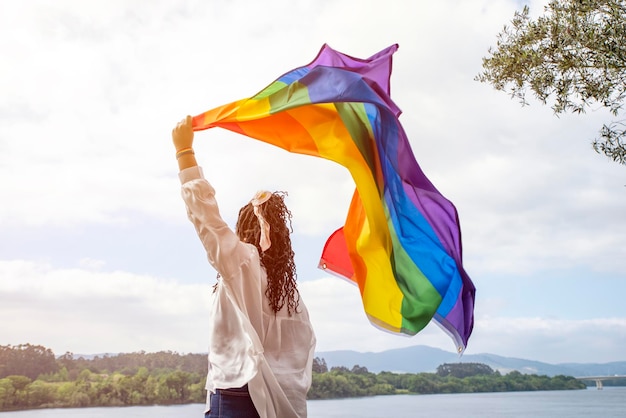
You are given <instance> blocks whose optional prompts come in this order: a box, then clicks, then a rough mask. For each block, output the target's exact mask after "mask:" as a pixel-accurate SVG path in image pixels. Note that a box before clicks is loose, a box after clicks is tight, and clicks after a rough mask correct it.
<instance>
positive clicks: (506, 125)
mask: <svg viewBox="0 0 626 418" xmlns="http://www.w3.org/2000/svg"><path fill="white" fill-rule="evenodd" d="M545 3H546V2H530V3H529V4H530V6H531V11H532V13H533V14H538V13H540V12H541V11H542V8H543V5H544V4H545ZM522 4H523V3H521V2H519V1H511V0H482V1H481V0H465V1H454V0H437V1H430V2H415V1H410V0H388V1H385V2H380V1H375V0H352V1H350V0H333V1H330V0H283V1H242V0H210V1H207V0H187V1H174V0H171V1H155V0H144V1H140V0H138V1H125V0H113V1H112V0H107V1H104V0H102V1H89V2H84V1H79V0H76V1H66V0H57V1H54V2H49V1H30V0H29V1H19V2H18V1H13V0H0V202H1V203H0V345H7V344H12V345H16V344H21V343H31V344H39V345H43V346H45V347H48V348H51V349H52V350H53V351H54V352H55V353H56V354H63V353H64V352H66V351H70V352H74V353H81V354H95V353H104V352H133V351H139V350H145V351H148V352H153V351H160V350H173V351H178V352H183V353H187V352H193V353H200V352H205V351H206V346H207V338H206V333H205V329H206V324H207V321H208V319H207V311H208V308H207V301H208V294H209V291H210V288H211V285H212V284H213V283H214V282H215V272H214V271H213V270H212V269H211V268H210V267H209V266H208V263H207V261H206V256H205V254H204V252H203V250H202V247H201V245H200V242H199V240H198V239H197V237H196V235H195V232H194V230H193V227H192V225H191V224H190V223H189V221H188V220H187V218H186V216H185V209H184V205H183V203H182V200H181V198H180V185H179V183H178V178H177V165H176V160H175V158H174V149H173V147H172V145H171V137H170V132H171V129H172V128H173V127H174V125H175V124H176V122H177V121H178V120H180V119H181V118H182V117H184V116H185V115H186V114H192V115H195V114H199V113H201V112H204V111H206V110H208V109H210V108H213V107H215V106H218V105H221V104H224V103H227V102H230V101H234V100H238V99H241V98H244V97H249V96H251V95H253V94H254V93H256V92H257V91H259V90H260V89H261V88H263V87H265V86H266V85H267V84H269V83H270V82H271V81H273V80H274V79H275V78H277V77H278V76H280V75H281V74H283V73H284V72H286V71H288V70H290V69H292V68H294V67H298V66H301V65H304V64H307V63H309V62H310V61H311V60H313V58H314V57H315V56H316V54H317V52H318V50H319V49H320V48H321V46H322V45H323V44H324V43H328V44H329V45H330V46H331V47H333V48H335V49H337V50H339V51H342V52H344V53H347V54H349V55H352V56H356V57H362V58H366V57H369V56H370V55H372V54H374V53H376V52H378V51H379V50H381V49H383V48H385V47H387V46H389V45H391V44H393V43H398V44H399V45H400V48H399V50H398V52H396V54H395V56H394V67H393V74H392V80H391V91H392V97H393V98H394V100H395V102H396V103H397V104H398V106H400V108H401V109H402V110H403V114H402V116H401V119H400V120H401V122H402V123H403V125H404V128H405V130H406V131H407V134H408V137H409V139H410V141H411V144H412V147H413V151H414V153H415V155H416V158H417V160H418V162H419V164H420V165H421V167H422V168H423V170H424V171H425V173H426V175H427V176H428V177H429V178H430V180H431V181H432V182H433V183H434V184H435V186H436V187H437V188H438V189H439V190H440V191H441V192H442V193H443V194H444V195H445V196H446V197H447V198H448V199H450V200H451V201H452V202H454V204H455V205H456V207H457V209H458V211H459V216H460V220H461V228H462V232H463V246H464V265H465V268H466V270H467V272H468V273H469V274H470V276H471V277H472V279H473V281H474V283H475V285H476V287H477V297H476V323H475V327H474V334H473V335H472V337H471V338H470V341H469V344H468V349H467V351H466V353H468V354H476V353H485V352H488V353H493V354H498V355H502V356H509V357H521V358H527V359H532V360H539V361H545V362H551V363H560V362H596V363H604V362H609V361H624V360H626V355H625V354H624V347H625V346H626V304H624V295H625V294H626V220H625V218H624V213H625V209H626V187H625V185H626V168H625V167H624V166H620V165H618V164H616V163H612V162H609V161H608V160H607V159H606V158H605V157H603V156H600V155H598V154H596V153H595V152H594V151H593V150H592V148H591V145H590V142H591V140H592V139H593V138H594V136H595V135H596V134H597V131H598V130H599V128H600V127H601V125H602V123H603V122H608V121H610V120H611V117H610V115H607V113H606V112H605V111H603V110H602V109H601V108H600V107H599V106H597V107H596V108H597V109H595V110H594V111H591V112H589V113H587V114H586V115H582V116H571V115H563V116H561V117H560V118H557V117H556V116H554V115H553V113H552V111H551V109H550V108H549V107H548V106H543V105H541V104H540V103H538V102H536V101H533V100H531V101H530V102H531V103H530V106H527V107H522V106H520V104H519V103H518V102H517V101H515V100H511V99H510V97H509V96H508V95H507V94H506V93H503V92H497V91H495V90H494V89H493V88H492V87H491V86H489V85H486V84H481V83H479V82H477V81H474V77H475V76H476V75H477V74H478V73H479V72H480V70H481V58H482V57H483V56H485V55H486V54H487V50H488V48H489V46H491V45H494V44H495V42H496V35H497V33H498V32H499V31H500V30H501V29H502V27H503V25H504V24H506V23H508V22H509V21H510V20H511V18H512V16H513V13H514V11H515V10H516V9H520V8H521V7H522ZM196 138H197V140H196V154H197V157H198V161H199V163H200V164H201V165H202V166H203V167H204V170H205V175H206V176H207V178H208V179H209V180H210V181H211V182H212V183H213V185H214V186H215V188H216V190H217V193H218V195H217V197H218V201H219V203H220V207H221V212H222V214H223V216H224V217H225V219H226V220H227V222H229V223H230V224H231V225H234V221H235V215H236V213H237V211H238V209H239V207H241V206H242V205H243V204H245V203H247V201H248V200H249V199H250V197H251V196H252V195H253V194H254V193H255V192H256V191H257V190H258V189H270V190H286V191H288V192H289V197H288V205H289V206H290V208H291V209H292V212H293V214H294V221H293V222H294V229H295V234H294V236H293V242H294V246H295V251H296V262H297V265H298V275H299V276H298V277H299V282H300V291H301V293H302V295H303V298H304V300H305V302H306V304H307V306H308V308H309V311H310V315H311V318H312V321H313V325H314V327H315V330H316V333H317V338H318V345H317V349H318V351H328V350H337V349H349V350H356V351H362V352H366V351H382V350H386V349H390V348H399V347H406V346H410V345H417V344H423V345H429V346H433V347H438V348H442V349H444V350H447V351H452V352H453V351H454V344H453V342H452V340H450V338H449V337H448V336H447V335H446V334H445V333H443V332H442V331H441V330H440V329H439V328H437V327H436V326H433V325H431V326H429V327H427V328H426V329H425V330H424V331H423V332H422V333H420V334H418V335H417V336H415V337H412V338H408V337H402V336H397V335H391V334H388V333H385V332H382V331H379V330H377V329H375V328H374V327H373V326H372V325H370V324H369V323H368V321H367V319H366V318H365V315H364V313H363V309H362V307H361V305H360V303H361V302H360V298H359V292H358V289H357V288H356V287H355V286H352V285H350V284H349V283H347V282H345V281H342V280H340V279H337V278H335V277H332V276H329V275H327V274H325V273H324V272H322V271H320V270H318V269H317V268H316V267H317V261H318V259H319V255H320V253H321V249H322V246H323V244H324V242H325V240H326V238H327V236H328V235H329V234H330V233H331V232H332V231H334V230H335V229H336V228H337V227H339V226H341V225H342V224H343V220H344V217H345V215H346V213H347V209H348V204H349V200H350V197H351V194H352V191H353V188H354V185H353V183H352V181H351V179H350V177H349V174H348V172H347V171H346V170H345V169H343V168H342V167H340V166H337V165H334V164H333V163H331V162H328V161H324V160H321V159H315V158H313V157H305V156H299V155H293V154H289V153H287V152H285V151H282V150H280V149H277V148H273V147H271V146H269V145H266V144H262V143H260V142H256V141H253V140H251V139H248V138H245V137H241V136H237V135H235V134H232V133H229V132H226V131H223V130H217V129H213V130H209V131H204V132H201V133H199V134H197V135H196Z"/></svg>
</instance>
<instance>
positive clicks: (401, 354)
mask: <svg viewBox="0 0 626 418" xmlns="http://www.w3.org/2000/svg"><path fill="white" fill-rule="evenodd" d="M316 356H317V357H320V358H323V359H324V360H325V361H326V364H327V365H328V367H329V368H331V367H335V366H345V367H348V368H351V367H352V366H354V365H359V366H361V367H367V369H368V370H369V371H371V372H374V373H379V372H381V371H390V372H399V373H400V372H403V373H422V372H426V373H433V372H435V371H436V370H437V366H439V365H441V364H443V363H460V362H464V363H483V364H487V365H488V366H490V367H491V368H492V369H494V370H499V371H500V372H501V373H508V372H510V371H513V370H517V371H519V372H520V373H525V374H538V375H546V376H556V375H560V374H562V375H566V376H594V375H595V376H597V375H605V376H610V375H615V374H617V375H626V361H619V362H612V363H604V364H597V363H562V364H549V363H543V362H540V361H534V360H527V359H519V358H513V357H502V356H498V355H495V354H487V353H485V354H468V355H464V356H462V357H459V356H458V355H457V354H456V353H452V352H448V351H445V350H440V349H438V348H433V347H428V346H424V345H416V346H413V347H407V348H398V349H394V350H387V351H382V352H378V353H372V352H367V353H360V352H357V351H349V350H340V351H324V352H318V353H316Z"/></svg>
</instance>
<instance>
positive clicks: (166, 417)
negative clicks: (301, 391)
mask: <svg viewBox="0 0 626 418" xmlns="http://www.w3.org/2000/svg"><path fill="white" fill-rule="evenodd" d="M308 407H309V417H310V418H357V417H358V418H409V417H410V418H419V417H433V416H435V417H437V418H459V417H463V418H522V417H523V418H527V417H533V418H557V417H564V418H565V417H567V418H583V417H584V418H589V417H603V418H624V417H626V387H605V388H604V390H597V389H596V388H589V389H587V390H571V391H549V392H504V393H475V394H451V395H394V396H375V397H370V398H352V399H333V400H323V401H309V402H308ZM203 408H204V405H201V404H192V405H180V406H136V407H124V408H82V409H42V410H34V411H18V412H0V418H61V417H64V418H194V417H195V418H201V417H203V415H202V412H203Z"/></svg>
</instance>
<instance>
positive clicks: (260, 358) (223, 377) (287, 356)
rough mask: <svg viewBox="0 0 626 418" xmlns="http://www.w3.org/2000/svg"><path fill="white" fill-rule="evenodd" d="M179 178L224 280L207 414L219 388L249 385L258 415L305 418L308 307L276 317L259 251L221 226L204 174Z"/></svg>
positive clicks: (217, 302)
mask: <svg viewBox="0 0 626 418" xmlns="http://www.w3.org/2000/svg"><path fill="white" fill-rule="evenodd" d="M179 178H180V181H181V183H182V196H183V200H184V201H185V204H186V206H187V215H188V217H189V219H190V220H191V222H192V223H193V224H194V226H195V228H196V231H197V233H198V236H199V237H200V240H201V241H202V244H203V245H204V248H205V249H206V252H207V257H208V259H209V262H210V263H211V265H212V266H213V267H214V268H215V269H216V270H217V271H218V272H219V273H220V275H221V279H220V280H219V282H218V286H217V291H216V292H215V293H214V294H213V295H212V301H211V307H210V313H209V318H210V321H209V370H208V374H207V382H206V389H207V411H208V410H209V407H210V403H209V397H210V393H211V392H214V391H215V389H227V388H236V387H241V386H243V385H245V384H246V383H247V384H248V389H249V391H250V397H251V398H252V401H253V402H254V406H255V407H256V409H257V411H258V413H259V415H260V416H261V417H264V418H265V417H267V418H274V417H279V418H287V417H306V415H307V409H306V394H307V392H308V390H309V388H310V386H311V374H312V364H313V355H314V351H315V342H316V340H315V334H314V332H313V327H312V326H311V322H310V321H309V314H308V311H307V309H306V306H305V305H304V302H303V301H302V299H300V304H299V306H298V312H297V313H292V315H291V316H289V315H288V313H287V307H286V305H285V306H284V307H283V309H281V310H280V311H278V312H277V313H276V314H274V311H272V309H271V307H270V306H269V303H268V300H267V298H266V296H265V289H266V288H267V274H266V272H265V269H264V268H263V267H261V263H260V260H259V254H258V251H257V249H256V247H255V246H254V245H252V244H247V243H244V242H241V241H240V240H239V238H238V237H237V235H236V234H235V233H234V232H233V231H232V230H231V229H230V228H229V227H228V225H226V223H225V222H224V221H223V220H222V218H221V216H220V214H219V209H218V206H217V202H216V200H215V190H214V189H213V187H212V186H211V185H210V184H209V182H208V181H206V180H205V179H204V176H203V174H202V169H201V168H200V167H190V168H187V169H185V170H183V171H181V172H180V173H179Z"/></svg>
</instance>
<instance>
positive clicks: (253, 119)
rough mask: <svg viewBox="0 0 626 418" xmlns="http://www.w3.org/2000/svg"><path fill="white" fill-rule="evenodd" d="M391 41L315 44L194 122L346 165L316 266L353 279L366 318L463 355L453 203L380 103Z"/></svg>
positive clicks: (468, 309) (463, 291) (465, 308)
mask: <svg viewBox="0 0 626 418" xmlns="http://www.w3.org/2000/svg"><path fill="white" fill-rule="evenodd" d="M397 49H398V45H391V46H390V47H388V48H386V49H384V50H382V51H380V52H379V53H377V54H375V55H373V56H372V57H370V58H367V59H358V58H354V57H351V56H348V55H346V54H343V53H340V52H338V51H335V50H333V49H332V48H330V47H329V46H328V45H324V46H323V47H322V49H321V50H320V52H319V54H318V55H317V57H316V58H315V60H313V62H311V63H310V64H308V65H305V66H303V67H299V68H296V69H294V70H292V71H289V72H287V73H285V74H284V75H283V76H281V77H279V78H278V79H277V80H275V81H274V82H273V83H271V84H270V85H268V86H267V87H266V88H265V89H263V90H261V91H260V92H259V93H258V94H256V95H254V96H252V97H250V98H246V99H242V100H239V101H235V102H232V103H229V104H226V105H223V106H220V107H217V108H215V109H212V110H209V111H208V112H205V113H202V114H200V115H198V116H195V117H194V118H193V126H194V130H196V131H199V130H203V129H208V128H213V127H221V128H224V129H228V130H230V131H233V132H238V133H240V134H243V135H246V136H249V137H251V138H254V139H257V140H260V141H263V142H266V143H269V144H272V145H275V146H277V147H280V148H283V149H285V150H287V151H290V152H293V153H299V154H306V155H312V156H316V157H321V158H325V159H328V160H331V161H335V162H336V163H338V164H340V165H342V166H344V167H346V168H347V169H348V170H349V172H350V174H351V176H352V178H353V180H354V183H355V185H356V190H355V192H354V194H353V196H352V202H351V203H350V207H349V209H348V214H347V217H346V221H345V224H344V226H343V227H342V228H340V229H338V230H337V231H335V232H334V233H333V234H332V235H331V236H330V238H329V239H328V241H327V242H326V245H325V247H324V250H323V252H322V257H321V261H320V267H321V268H323V269H325V270H327V271H329V272H332V273H334V274H337V275H339V276H342V277H345V278H347V279H349V280H351V281H353V282H354V283H356V284H357V285H358V287H359V289H360V292H361V298H362V301H363V307H364V310H365V313H366V314H367V317H368V318H369V320H370V321H371V322H372V323H373V324H374V325H376V326H378V327H380V328H383V329H385V330H388V331H392V332H396V333H402V334H407V335H415V334H416V333H418V332H419V331H420V330H422V329H423V328H424V327H425V326H426V325H427V324H428V323H429V322H430V321H431V320H434V321H435V322H436V323H437V324H438V325H440V326H441V327H442V328H443V329H444V330H445V331H446V332H447V333H448V334H449V335H450V336H451V337H452V338H453V339H454V341H455V344H456V348H457V350H458V352H459V353H462V352H463V350H465V347H466V345H467V341H468V339H469V337H470V335H471V332H472V329H473V325H474V297H475V287H474V285H473V283H472V281H471V279H470V278H469V276H468V274H467V273H466V272H465V270H464V268H463V264H462V248H461V230H460V224H459V219H458V215H457V210H456V208H455V207H454V205H453V204H452V203H451V202H450V201H449V200H447V199H446V198H445V197H443V196H442V195H441V193H440V192H439V191H438V190H437V189H436V188H435V187H434V185H433V184H432V183H431V182H430V181H429V180H428V178H427V177H426V175H425V174H424V173H423V172H422V170H421V168H420V166H419V165H418V163H417V161H416V159H415V157H414V155H413V152H412V150H411V147H410V144H409V141H408V139H407V137H406V133H405V132H404V129H403V127H402V125H401V124H400V121H399V119H398V118H399V116H400V113H401V112H400V109H399V108H398V107H397V106H396V105H395V103H394V102H393V101H392V100H391V96H390V78H391V68H392V55H393V54H394V52H395V51H396V50H397Z"/></svg>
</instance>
